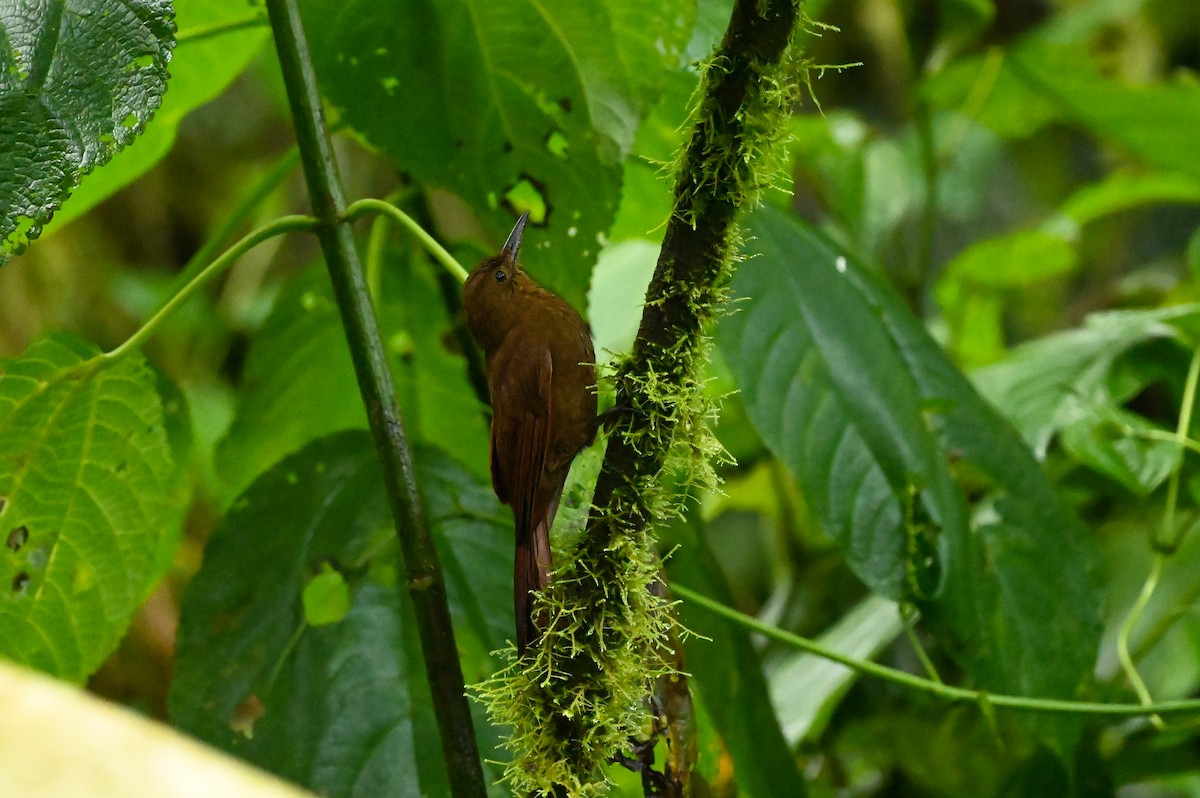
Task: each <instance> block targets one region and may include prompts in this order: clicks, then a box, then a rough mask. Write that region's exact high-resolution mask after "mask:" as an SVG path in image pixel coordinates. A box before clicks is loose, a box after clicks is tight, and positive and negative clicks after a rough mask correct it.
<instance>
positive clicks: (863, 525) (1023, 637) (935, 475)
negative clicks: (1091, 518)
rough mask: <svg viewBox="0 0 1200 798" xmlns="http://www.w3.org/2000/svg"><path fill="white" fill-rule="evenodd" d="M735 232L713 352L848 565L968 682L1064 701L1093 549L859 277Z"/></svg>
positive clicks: (1015, 444)
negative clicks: (902, 607)
mask: <svg viewBox="0 0 1200 798" xmlns="http://www.w3.org/2000/svg"><path fill="white" fill-rule="evenodd" d="M749 232H750V236H749V237H748V238H749V240H750V241H751V244H750V245H749V246H748V249H749V250H750V253H749V254H751V255H754V256H756V257H753V258H752V259H750V260H749V261H748V262H747V263H746V265H745V266H744V267H743V268H742V269H740V270H739V272H738V273H737V275H736V277H735V279H734V284H733V288H734V292H735V293H736V294H737V296H738V297H739V298H740V299H741V301H740V302H738V303H737V304H735V305H734V307H735V308H736V309H737V312H735V313H734V314H732V315H731V316H729V317H727V318H726V319H724V320H723V321H722V323H721V325H720V327H719V330H718V336H717V340H718V343H719V344H720V346H721V349H722V352H723V353H724V355H725V358H726V360H727V361H728V363H729V364H730V367H731V369H732V370H733V372H734V374H735V376H736V378H737V381H738V385H739V387H740V388H741V390H742V397H743V399H744V401H745V404H746V409H747V412H748V414H749V416H750V418H751V421H752V422H753V423H754V424H755V426H756V427H757V429H758V431H759V433H760V434H761V435H762V438H763V440H764V441H765V442H766V444H767V445H768V446H769V447H770V448H771V449H772V451H774V452H775V453H776V455H777V456H778V457H779V458H780V459H781V460H782V461H783V462H785V463H786V464H787V465H788V466H789V467H790V468H791V469H792V471H793V473H795V474H796V476H797V477H798V479H799V480H800V482H801V484H802V486H803V488H804V491H805V496H806V498H807V499H808V500H809V502H811V504H812V506H813V507H814V509H815V510H816V512H817V514H818V516H819V518H820V520H821V521H822V522H823V525H824V527H825V529H826V530H827V531H828V532H829V533H830V534H831V535H832V536H833V537H834V538H835V539H836V540H837V541H838V542H839V543H840V544H841V545H842V546H843V548H844V549H845V553H846V557H847V561H848V563H849V564H850V566H851V568H853V569H854V570H855V571H856V572H857V573H858V574H859V576H860V577H862V578H863V580H864V581H866V582H867V584H868V585H870V586H871V587H872V589H874V590H875V591H877V592H879V593H882V594H883V595H886V596H889V597H892V598H915V599H916V600H917V603H918V605H919V606H920V607H921V608H922V613H923V617H924V619H925V620H926V621H928V622H929V623H930V625H931V627H932V628H933V629H934V630H935V631H936V632H937V633H938V635H939V638H940V640H941V642H942V643H943V644H944V645H946V646H947V647H948V648H949V649H950V650H951V651H952V652H954V653H955V654H956V656H957V658H958V659H959V660H960V661H961V662H962V664H963V665H964V666H965V667H966V669H967V670H968V672H969V674H970V675H971V676H972V677H973V679H974V680H975V681H976V682H977V683H978V684H980V685H981V686H984V687H986V688H988V689H992V690H1005V691H1010V692H1015V693H1019V694H1022V695H1039V696H1060V697H1067V696H1072V695H1074V693H1075V691H1076V690H1077V689H1078V688H1079V687H1080V686H1081V685H1082V684H1083V683H1085V682H1086V681H1087V679H1088V678H1089V675H1090V673H1091V669H1092V665H1093V663H1094V662H1095V658H1096V651H1097V646H1098V643H1099V636H1100V626H1099V616H1098V612H1099V608H1098V600H1099V599H1098V595H1097V592H1096V589H1095V583H1094V578H1093V575H1092V573H1091V571H1090V563H1091V561H1092V558H1093V556H1094V554H1093V551H1092V549H1091V548H1090V547H1089V545H1088V542H1087V539H1086V536H1085V535H1084V531H1083V529H1082V526H1081V524H1080V523H1079V521H1078V520H1077V519H1076V518H1075V517H1074V516H1073V515H1072V514H1071V513H1070V512H1069V511H1068V510H1067V509H1066V508H1064V507H1063V505H1062V504H1061V502H1060V501H1059V499H1058V497H1057V496H1056V495H1055V493H1054V491H1053V489H1052V488H1051V486H1050V484H1049V482H1048V481H1047V479H1046V477H1045V475H1044V474H1043V473H1042V472H1041V469H1040V468H1039V467H1038V465H1037V462H1036V461H1035V460H1034V458H1033V456H1032V454H1031V453H1030V452H1029V450H1028V449H1027V448H1026V447H1025V446H1024V444H1023V443H1022V442H1021V440H1020V438H1019V437H1018V435H1017V434H1016V432H1015V431H1014V430H1013V429H1012V427H1010V426H1009V425H1008V423H1007V422H1006V421H1005V420H1004V419H1003V418H1001V417H1000V416H999V415H998V414H997V413H996V412H995V411H994V410H992V409H991V407H990V406H989V405H987V404H986V403H984V402H983V400H982V399H980V397H979V396H978V395H977V394H976V393H975V391H974V390H973V389H972V388H971V386H970V384H969V383H968V382H967V380H966V378H965V377H964V376H963V375H962V374H961V373H960V372H959V371H958V370H957V369H956V368H955V367H954V366H953V364H951V363H950V361H949V360H948V359H947V358H946V356H945V354H944V353H943V352H942V351H941V350H940V349H939V348H938V347H937V345H936V344H935V343H934V342H933V340H932V339H931V338H930V337H929V335H928V333H927V332H926V331H925V329H924V328H923V327H922V325H921V324H920V322H918V321H917V320H916V319H914V318H913V317H912V315H911V314H910V313H909V312H908V310H907V308H906V307H905V305H904V303H903V302H902V301H901V300H900V299H899V298H898V297H896V296H895V295H894V293H892V292H891V291H890V289H888V288H887V287H886V286H885V285H884V284H883V283H882V282H881V281H879V280H878V279H877V278H876V277H874V275H872V274H871V273H869V272H868V271H866V270H864V269H862V268H861V267H859V266H858V265H857V264H856V263H854V262H853V261H852V260H850V259H848V258H846V257H844V256H840V255H839V253H838V251H837V250H836V249H835V248H834V247H833V245H831V244H830V243H829V242H827V241H826V240H824V239H822V238H821V237H820V236H819V235H817V234H816V233H814V232H813V231H812V230H811V229H810V228H808V227H806V226H805V225H804V224H803V223H801V222H800V221H799V220H797V219H795V218H792V217H788V216H786V215H784V214H782V213H781V212H779V211H774V210H771V209H764V210H762V211H760V212H757V213H755V214H754V216H753V217H752V221H751V224H750V231H749ZM968 496H970V497H971V498H972V499H973V500H974V501H973V502H972V504H973V510H972V509H969V508H968V503H967V499H968ZM914 527H916V528H917V531H920V532H922V533H923V534H922V536H921V537H919V538H918V539H917V541H916V542H917V543H924V544H925V546H924V548H915V547H914V546H913V542H914V540H913V531H914V529H913V528H914ZM931 565H932V567H930V566H931ZM922 569H928V570H927V572H925V573H924V574H923V573H922ZM922 576H926V577H928V578H927V579H926V580H925V581H922V580H921V577H922ZM914 580H915V582H916V583H915V584H914ZM1069 725H1070V724H1069V723H1067V722H1064V723H1063V724H1062V725H1061V726H1059V727H1058V728H1057V729H1056V731H1057V732H1058V741H1059V742H1060V743H1063V744H1064V745H1069V744H1070V740H1071V735H1072V731H1071V729H1070V728H1069Z"/></svg>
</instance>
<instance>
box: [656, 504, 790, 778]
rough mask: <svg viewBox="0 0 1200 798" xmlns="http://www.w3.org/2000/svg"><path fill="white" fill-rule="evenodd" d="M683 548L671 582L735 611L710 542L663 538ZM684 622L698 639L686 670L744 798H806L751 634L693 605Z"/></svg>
mask: <svg viewBox="0 0 1200 798" xmlns="http://www.w3.org/2000/svg"><path fill="white" fill-rule="evenodd" d="M664 542H666V543H667V544H668V545H669V544H675V545H677V546H678V548H677V549H676V550H675V553H674V554H673V555H672V556H671V557H670V558H669V559H667V561H666V567H667V573H668V575H669V576H670V579H671V581H673V582H679V583H680V584H684V585H687V586H688V587H690V588H692V589H693V590H697V591H699V592H701V593H704V594H705V595H707V596H711V597H712V598H714V599H715V600H717V601H719V602H721V603H722V604H730V603H732V596H731V594H730V592H729V586H728V585H727V584H726V583H725V577H724V576H723V574H722V573H721V566H720V564H719V563H717V561H716V559H715V557H714V556H713V553H712V551H711V550H710V549H709V548H708V545H707V543H706V542H705V541H704V538H703V537H702V536H701V535H700V534H698V530H697V529H696V528H695V527H694V526H691V525H685V524H677V525H675V527H673V528H672V529H671V530H669V531H665V532H664ZM678 611H679V620H680V622H681V623H682V625H683V627H684V628H685V629H688V630H689V631H692V632H694V633H695V634H696V635H697V636H696V637H693V638H691V639H690V640H688V643H687V670H688V673H689V674H690V675H691V680H690V685H691V689H692V690H693V691H694V692H695V693H696V694H697V696H698V698H699V699H700V701H701V702H702V703H703V706H704V708H705V709H706V710H707V712H708V714H709V716H710V717H711V718H712V722H713V725H714V726H715V727H716V729H717V731H718V733H720V735H721V739H722V741H723V742H724V746H725V748H726V750H727V751H728V752H729V756H730V757H731V758H732V759H733V776H734V779H735V780H736V781H737V785H738V788H739V791H740V793H739V794H743V795H748V796H751V798H759V797H760V796H762V797H763V798H770V797H771V796H778V795H788V796H803V795H805V789H804V778H803V777H802V776H801V775H800V772H799V769H798V768H797V765H796V758H795V757H794V756H793V755H792V752H791V750H790V749H789V747H788V744H787V741H786V740H785V739H784V737H783V734H782V733H781V732H780V729H779V721H778V720H777V719H776V717H775V710H774V708H773V707H772V706H771V700H770V696H769V693H768V691H767V681H766V679H765V678H764V676H763V671H762V665H761V663H760V662H759V657H758V654H757V652H756V651H755V650H754V646H753V645H751V642H750V636H749V635H748V634H747V633H746V630H745V629H743V628H741V627H740V626H737V625H735V624H732V623H729V622H728V621H725V620H723V619H721V618H717V617H714V616H713V615H712V614H711V613H708V612H707V611H705V610H704V609H702V608H698V607H695V606H693V605H691V604H688V603H687V602H684V603H682V604H680V605H678Z"/></svg>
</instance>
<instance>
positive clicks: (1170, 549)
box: [1154, 349, 1200, 555]
mask: <svg viewBox="0 0 1200 798" xmlns="http://www.w3.org/2000/svg"><path fill="white" fill-rule="evenodd" d="M1198 382H1200V349H1197V350H1196V351H1195V352H1194V353H1192V362H1191V364H1190V365H1189V366H1188V373H1187V380H1186V381H1185V382H1184V386H1183V401H1182V402H1181V403H1180V407H1179V423H1178V424H1176V425H1175V444H1176V445H1177V446H1179V447H1180V448H1183V446H1184V443H1185V442H1186V441H1187V440H1188V434H1187V433H1188V430H1189V429H1191V427H1192V412H1193V411H1194V410H1195V407H1196V385H1197V383H1198ZM1182 471H1183V459H1182V458H1180V463H1179V466H1178V467H1177V468H1176V469H1175V470H1174V471H1172V472H1171V481H1170V482H1169V483H1167V509H1166V512H1164V513H1163V523H1162V531H1161V533H1160V534H1159V536H1158V537H1157V538H1156V539H1155V541H1154V548H1155V549H1156V550H1158V551H1161V552H1163V553H1164V554H1168V555H1170V554H1174V553H1175V552H1176V551H1177V550H1178V549H1179V545H1180V544H1181V543H1183V536H1184V533H1185V532H1186V530H1177V529H1176V528H1175V527H1176V523H1175V508H1176V506H1177V505H1178V503H1179V479H1180V474H1181V473H1182Z"/></svg>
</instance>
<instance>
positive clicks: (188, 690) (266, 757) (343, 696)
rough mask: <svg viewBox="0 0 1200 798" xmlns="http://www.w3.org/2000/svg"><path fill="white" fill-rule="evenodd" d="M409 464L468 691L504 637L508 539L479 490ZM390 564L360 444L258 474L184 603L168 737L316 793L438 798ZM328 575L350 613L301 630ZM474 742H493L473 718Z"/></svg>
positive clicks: (384, 510)
mask: <svg viewBox="0 0 1200 798" xmlns="http://www.w3.org/2000/svg"><path fill="white" fill-rule="evenodd" d="M418 454H419V457H418V476H419V478H420V481H421V486H422V494H423V496H424V498H425V500H426V503H427V511H428V513H429V517H430V520H431V523H432V526H433V532H434V535H435V537H436V539H437V543H438V548H439V553H440V555H441V558H442V567H443V570H444V573H445V576H446V586H447V591H448V593H449V598H450V604H451V611H452V613H453V616H454V621H455V633H456V635H457V639H458V644H459V650H460V652H461V653H462V662H463V668H464V671H465V672H466V677H467V679H468V680H471V681H476V680H481V679H482V678H484V677H486V676H488V675H490V674H491V673H492V672H493V671H494V670H496V669H498V668H499V667H500V663H499V662H497V661H495V660H493V659H492V658H490V657H489V655H488V652H490V651H493V650H496V649H498V648H499V647H500V646H501V645H502V644H503V642H504V640H505V638H506V637H508V636H511V630H512V610H511V594H512V588H511V581H510V569H509V566H508V565H505V563H509V564H511V556H512V554H511V546H512V543H511V541H512V538H511V534H512V533H511V527H510V525H509V523H508V522H507V519H506V518H505V517H504V516H505V515H506V513H503V511H502V510H501V508H499V506H498V505H497V504H496V501H495V499H494V497H493V496H492V495H491V492H490V490H489V489H488V487H486V486H485V485H483V484H480V483H479V482H478V481H477V480H475V479H474V478H472V477H471V476H469V475H468V474H467V473H465V472H464V471H463V470H462V469H461V468H460V467H459V466H456V465H454V464H453V463H452V462H451V461H450V460H449V459H448V458H446V457H445V456H444V455H440V454H438V453H437V452H436V451H432V450H424V451H421V452H419V453H418ZM396 557H397V554H396V547H395V544H394V532H393V531H392V523H391V516H390V513H389V512H388V507H387V502H386V499H385V496H384V494H383V481H382V477H381V475H380V472H379V469H378V464H377V457H376V454H375V448H374V446H373V445H372V443H371V439H370V437H369V436H368V435H367V434H366V433H365V432H360V431H347V432H342V433H339V434H337V435H333V436H330V437H327V438H322V439H320V440H318V441H315V442H313V443H311V444H310V445H309V446H307V447H306V448H305V449H303V450H302V451H300V452H298V453H297V454H295V455H293V456H291V457H289V458H288V459H286V460H284V461H283V462H282V463H280V464H279V465H277V466H276V467H275V468H273V469H272V470H270V471H269V472H267V473H266V474H264V475H263V476H262V477H261V478H260V479H259V480H258V481H256V482H255V483H254V485H252V486H251V487H250V489H249V490H248V491H247V492H246V493H245V494H243V495H242V497H241V498H240V499H239V500H238V501H237V502H236V503H235V505H234V507H233V509H232V510H231V512H230V513H229V515H227V516H226V518H225V520H224V521H223V523H222V524H221V526H220V527H219V528H218V529H217V531H216V532H215V533H214V534H213V537H212V539H211V540H210V542H209V544H208V547H207V549H206V552H205V560H204V567H203V568H202V569H201V571H200V572H199V573H198V574H197V575H196V577H195V579H194V580H193V581H192V583H191V585H190V586H189V588H188V592H187V595H186V596H185V599H184V603H183V610H182V617H181V622H180V639H179V651H178V657H177V661H176V669H175V679H174V682H173V683H172V686H171V697H170V704H171V714H172V717H173V719H174V720H175V722H176V723H177V724H179V725H180V726H182V727H183V728H185V729H187V730H189V731H190V732H192V733H194V734H196V735H197V736H199V737H200V738H201V739H203V740H206V741H208V742H210V743H212V744H214V745H216V746H218V747H220V748H223V749H225V750H228V751H231V752H233V753H237V754H238V755H240V756H242V757H244V758H246V759H249V760H250V761H252V762H255V763H257V764H259V765H261V766H263V767H265V768H267V769H268V770H272V771H274V772H276V773H278V774H280V775H282V776H284V777H286V778H288V779H291V780H293V781H296V782H298V783H300V784H303V785H306V786H308V787H310V788H311V789H313V790H315V791H317V792H319V793H321V794H323V795H336V796H362V797H363V798H374V797H375V796H379V795H444V794H446V791H447V786H446V776H445V772H444V768H443V765H442V759H441V755H440V749H439V746H438V741H437V740H438V736H437V730H436V725H435V722H434V714H433V713H434V710H433V707H432V706H431V699H430V695H429V689H428V685H427V684H426V682H425V670H424V665H423V662H422V658H421V653H420V645H419V642H418V639H417V637H416V629H415V622H414V620H413V617H412V614H411V613H412V610H411V606H410V604H409V601H408V598H407V590H405V589H404V587H403V586H402V585H400V586H398V585H397V576H396V562H397V560H396ZM329 573H337V574H340V575H341V577H342V578H343V579H344V581H345V583H346V586H347V589H348V591H349V596H350V598H351V603H350V607H349V611H348V612H346V613H345V614H344V615H342V616H341V618H340V620H334V621H333V622H329V621H330V620H332V618H331V617H329V616H328V615H326V617H322V618H321V621H322V623H321V624H320V625H312V624H311V623H310V622H309V619H311V618H312V617H313V611H312V610H313V608H312V602H313V598H312V597H311V595H310V596H306V595H305V594H306V588H307V587H308V586H309V585H310V584H312V583H313V581H314V579H325V578H326V575H327V574H329ZM307 592H309V593H311V592H314V591H307ZM306 598H307V599H308V602H307V604H306V601H305V599H306ZM306 609H307V612H306ZM476 730H477V732H478V733H479V735H480V737H481V739H483V740H484V741H486V742H490V743H492V744H494V743H495V742H496V739H497V738H496V732H495V730H494V729H492V728H491V727H490V726H488V725H487V724H486V723H485V722H484V721H483V719H482V717H481V716H479V715H478V714H477V716H476ZM482 747H483V749H484V753H485V755H488V756H489V757H492V756H494V753H493V752H491V751H489V750H488V745H487V744H485V745H483V746H482Z"/></svg>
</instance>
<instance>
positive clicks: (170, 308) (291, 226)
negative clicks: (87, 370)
mask: <svg viewBox="0 0 1200 798" xmlns="http://www.w3.org/2000/svg"><path fill="white" fill-rule="evenodd" d="M316 227H317V220H316V219H314V218H313V217H311V216H284V217H281V218H279V219H276V220H274V221H273V222H270V223H268V224H265V225H263V226H262V227H260V228H258V229H257V230H254V231H253V232H250V233H248V234H247V235H246V236H245V237H244V238H242V240H240V241H238V242H237V243H236V244H234V245H233V246H232V247H230V248H229V249H227V250H225V252H224V253H223V254H222V255H221V257H219V258H217V259H216V260H214V261H213V262H212V263H210V264H209V265H208V266H206V267H205V268H204V269H203V270H202V271H201V272H200V273H199V274H197V275H196V276H195V277H193V278H192V279H191V281H190V282H189V283H188V284H187V285H185V286H184V287H183V288H181V289H180V290H179V291H178V292H177V293H176V294H175V295H174V296H173V297H171V299H170V300H169V301H168V302H167V304H165V305H163V306H162V308H160V309H159V311H158V312H157V313H155V314H154V315H153V316H151V317H150V319H149V320H148V321H147V322H146V323H145V324H143V325H142V326H141V328H140V329H139V330H138V331H137V332H135V333H134V334H133V335H131V336H130V337H129V339H128V340H127V341H125V343H123V344H121V345H120V346H118V347H117V348H116V349H114V350H112V351H111V352H107V353H105V355H104V357H105V358H106V359H108V360H120V359H121V358H123V357H125V355H127V354H129V353H130V352H133V351H136V350H139V349H141V348H142V345H143V344H145V343H146V340H147V339H148V338H149V337H150V336H151V335H153V334H154V333H155V332H156V331H157V330H158V328H159V326H160V325H162V323H163V321H165V320H166V319H167V317H168V316H170V315H171V314H172V313H174V312H175V311H176V310H178V309H179V306H180V305H182V304H183V303H184V302H187V301H188V300H189V299H191V298H192V295H193V294H195V293H196V292H197V291H199V290H200V289H201V288H203V287H204V286H205V285H207V284H208V283H209V281H211V280H212V279H213V278H214V277H216V276H217V275H219V274H220V273H221V272H223V271H225V270H226V269H228V268H229V267H230V266H232V265H233V264H234V263H236V262H237V259H238V258H240V257H241V256H242V255H245V254H246V253H247V252H249V251H250V250H252V249H254V247H256V246H258V245H259V244H261V243H262V242H264V241H266V240H267V239H268V238H274V237H275V236H279V235H283V234H284V233H292V232H296V231H297V230H315V229H316Z"/></svg>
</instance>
